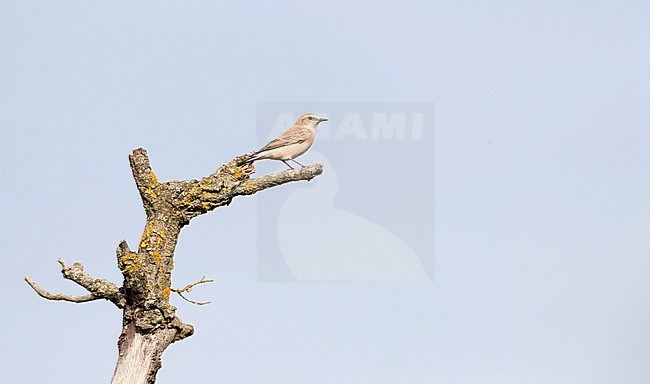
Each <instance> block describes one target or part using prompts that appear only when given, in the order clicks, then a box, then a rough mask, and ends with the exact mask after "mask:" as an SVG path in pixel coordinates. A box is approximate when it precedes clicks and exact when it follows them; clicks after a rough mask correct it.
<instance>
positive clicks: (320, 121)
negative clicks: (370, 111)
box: [318, 117, 329, 123]
mask: <svg viewBox="0 0 650 384" xmlns="http://www.w3.org/2000/svg"><path fill="white" fill-rule="evenodd" d="M323 121H329V119H328V118H327V117H321V118H320V119H318V122H319V123H322V122H323Z"/></svg>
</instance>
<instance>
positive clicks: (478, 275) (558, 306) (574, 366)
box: [0, 1, 650, 384]
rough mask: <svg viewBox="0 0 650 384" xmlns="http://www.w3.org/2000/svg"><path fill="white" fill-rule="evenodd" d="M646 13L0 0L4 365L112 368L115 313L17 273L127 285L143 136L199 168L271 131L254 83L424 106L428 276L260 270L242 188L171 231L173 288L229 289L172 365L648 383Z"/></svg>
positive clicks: (216, 294)
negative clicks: (77, 265)
mask: <svg viewBox="0 0 650 384" xmlns="http://www.w3.org/2000/svg"><path fill="white" fill-rule="evenodd" d="M649 18H650V5H648V3H647V2H642V1H626V2H619V3H616V4H614V3H611V2H586V1H585V2H581V1H562V2H559V1H558V2H543V3H533V2H521V3H516V4H513V3H512V2H498V1H497V2H489V3H487V2H438V1H427V2H411V3H408V4H399V5H395V4H394V3H392V2H376V1H375V2H320V3H314V4H308V3H305V2H298V1H295V2H288V1H287V2H273V3H270V2H269V3H268V4H256V3H253V2H250V3H248V4H245V5H242V4H241V3H240V2H219V3H217V2H206V1H204V2H192V3H188V2H170V1H162V2H135V3H134V2H128V3H115V2H107V1H97V2H82V1H68V2H59V1H51V2H37V1H29V2H18V1H4V2H2V3H1V4H0V57H1V60H0V160H2V161H1V162H0V176H2V180H3V181H4V182H3V184H2V188H1V189H0V198H1V199H2V202H3V215H2V216H1V217H0V236H1V237H2V245H3V246H2V249H3V255H4V258H3V260H4V262H3V268H2V272H0V273H1V275H0V276H1V279H0V284H2V291H3V292H4V293H5V294H4V297H3V298H4V305H5V309H6V311H5V316H3V317H2V320H1V321H2V323H3V324H2V325H3V326H4V327H5V329H6V332H5V338H4V341H3V347H2V348H0V353H1V356H0V357H1V359H2V361H3V362H4V364H5V367H7V368H6V369H3V370H2V371H1V372H0V381H2V382H21V383H40V382H67V383H86V382H97V381H106V380H108V378H109V377H110V376H111V374H112V371H113V368H114V364H115V361H116V357H117V349H116V340H117V336H118V335H119V332H120V320H121V314H120V312H119V311H118V310H117V309H116V308H114V307H113V306H112V305H110V304H108V303H101V302H93V303H87V304H83V305H73V304H67V303H55V302H46V301H44V300H42V299H40V298H38V297H37V296H36V295H35V294H34V293H33V292H32V291H31V290H30V289H29V287H28V286H27V285H26V284H25V283H24V282H23V281H22V278H23V276H24V275H26V274H29V275H30V276H32V278H34V279H35V280H36V281H37V282H38V283H39V284H41V285H42V286H43V287H44V288H46V289H49V290H51V291H59V292H67V293H82V290H81V289H80V288H79V287H76V286H74V284H72V283H70V282H67V281H64V280H63V279H62V278H61V276H60V273H59V272H58V269H59V268H58V264H57V263H56V260H57V258H59V257H61V258H63V259H65V260H66V261H67V262H69V263H72V262H75V261H80V262H82V263H83V264H84V265H85V269H86V271H88V272H89V273H91V274H93V275H94V276H96V277H103V278H107V279H110V280H112V281H114V282H119V281H121V279H120V274H119V271H118V270H117V268H116V262H115V254H114V250H115V247H116V246H117V244H118V242H119V241H120V240H121V239H123V238H125V239H127V240H128V241H129V243H130V244H132V245H135V244H137V242H138V240H139V236H140V234H141V231H142V227H143V223H144V212H143V210H142V207H141V205H140V201H139V196H138V194H137V191H136V189H135V187H134V185H133V181H132V179H131V175H130V170H129V167H128V160H127V155H128V154H129V153H130V151H131V150H132V149H133V148H136V147H140V146H142V147H145V148H147V150H148V152H149V154H150V157H151V161H152V165H153V168H154V170H155V171H156V173H157V175H158V178H159V179H160V180H172V179H187V178H197V177H201V176H204V175H207V174H209V173H210V172H212V171H213V170H214V169H215V168H216V167H217V166H219V165H220V164H222V163H223V162H226V161H228V160H230V159H232V158H233V157H234V156H236V155H239V154H241V153H244V152H247V151H250V150H252V149H254V148H255V147H257V146H258V137H259V132H260V130H262V129H263V130H265V131H266V130H268V127H259V126H258V125H259V121H258V118H257V107H258V104H259V103H265V102H384V103H386V102H387V103H390V102H433V103H434V104H435V119H436V120H435V137H436V144H435V153H434V159H435V183H434V184H433V185H432V186H431V188H433V192H434V193H432V194H430V195H429V194H422V196H421V199H423V201H425V199H431V198H434V199H435V207H436V210H435V217H434V221H435V267H434V269H435V279H434V281H433V282H432V283H426V284H414V283H296V282H291V283H269V282H258V281H257V252H258V249H257V246H256V238H257V237H256V236H257V234H256V222H257V216H256V215H257V212H258V211H257V205H256V204H257V199H258V198H257V197H252V198H251V197H248V198H240V199H237V200H235V201H234V202H233V203H232V204H231V205H230V206H229V207H227V208H221V209H219V210H217V211H215V212H213V213H211V214H209V215H205V216H202V217H200V218H198V219H195V220H194V221H193V222H192V224H191V225H190V226H189V227H187V228H185V229H184V230H183V232H182V234H181V237H180V242H179V245H178V247H177V251H176V265H175V270H174V276H173V279H174V283H175V285H178V286H183V285H185V284H186V283H187V282H190V281H194V280H196V279H198V278H200V277H201V276H203V275H207V276H208V277H210V278H214V279H215V280H216V283H215V284H213V285H211V286H204V287H201V288H197V289H196V290H195V291H194V292H193V295H194V296H193V297H194V298H196V299H198V300H212V302H213V304H211V305H210V306H205V307H196V306H191V305H190V304H188V303H185V302H182V301H180V300H178V298H174V299H173V300H174V303H175V305H176V306H177V307H178V315H179V316H180V317H181V318H182V319H183V320H184V321H186V322H189V323H191V324H193V325H194V326H195V327H196V334H195V336H193V337H192V338H190V339H187V340H184V341H183V342H181V343H178V344H175V345H172V346H171V347H170V348H169V349H168V350H167V352H166V353H165V355H164V360H163V369H162V370H161V371H160V373H159V375H158V378H159V381H158V382H160V383H173V382H228V383H247V382H258V383H332V382H337V383H364V382H383V383H431V382H437V383H521V382H527V383H597V384H598V383H620V382H625V383H646V382H647V380H648V377H649V376H650V371H649V370H648V368H647V361H648V360H649V358H650V324H649V320H648V319H649V318H650V298H649V296H648V292H650V289H649V288H650V220H649V219H648V218H649V217H650V194H649V193H648V191H649V190H650V150H649V148H650V115H649V114H648V105H650V93H649V92H648V89H650V74H649V71H648V69H647V68H648V63H649V62H650V33H649V32H650V31H649V29H650V27H648V23H647V20H648V19H649ZM315 112H321V113H324V114H326V113H327V111H315ZM272 123H273V122H269V124H272ZM304 160H305V162H309V157H308V154H306V155H305V157H304ZM280 165H281V164H280ZM265 166H266V165H265ZM268 167H270V168H271V169H273V167H276V166H275V165H273V164H271V165H268ZM277 169H281V167H280V166H279V165H278V166H277ZM370 175H372V176H373V177H377V178H380V177H384V176H385V175H384V174H383V173H382V171H381V170H380V169H377V170H372V171H371V172H370ZM427 176H430V178H433V175H427ZM325 177H327V172H325V173H324V175H323V176H322V178H325ZM318 182H319V180H314V183H318ZM316 185H318V184H316ZM280 192H281V191H280ZM273 193H278V192H276V191H274V192H273ZM433 196H435V197H433ZM268 200H269V199H266V200H265V201H268ZM378 209H381V208H380V207H378ZM247 226H250V229H249V230H241V228H247ZM73 370H74V371H75V372H76V373H75V374H73V375H72V376H71V373H70V372H71V371H73Z"/></svg>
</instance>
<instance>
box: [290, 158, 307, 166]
mask: <svg viewBox="0 0 650 384" xmlns="http://www.w3.org/2000/svg"><path fill="white" fill-rule="evenodd" d="M291 161H293V162H294V163H296V164H298V165H299V166H301V167H302V168H305V166H304V165H302V164H300V163H299V162H297V161H296V160H294V159H291Z"/></svg>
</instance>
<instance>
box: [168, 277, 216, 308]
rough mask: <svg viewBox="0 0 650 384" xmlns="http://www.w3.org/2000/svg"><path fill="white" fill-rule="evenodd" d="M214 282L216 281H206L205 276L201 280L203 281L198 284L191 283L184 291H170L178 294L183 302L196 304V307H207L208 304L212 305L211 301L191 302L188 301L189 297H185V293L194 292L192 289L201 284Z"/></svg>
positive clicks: (176, 289) (177, 289) (172, 289)
mask: <svg viewBox="0 0 650 384" xmlns="http://www.w3.org/2000/svg"><path fill="white" fill-rule="evenodd" d="M213 282H214V280H212V279H206V278H205V276H203V277H202V278H201V280H199V281H197V282H194V283H191V284H187V285H186V286H185V287H184V288H183V289H179V288H170V290H171V291H172V292H176V293H178V296H180V297H181V298H182V299H183V300H185V301H187V302H188V303H192V304H196V305H206V304H210V303H211V301H194V300H191V299H188V298H187V297H185V295H183V292H187V293H190V292H192V288H194V287H195V286H197V285H199V284H205V283H213Z"/></svg>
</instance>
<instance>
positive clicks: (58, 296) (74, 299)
mask: <svg viewBox="0 0 650 384" xmlns="http://www.w3.org/2000/svg"><path fill="white" fill-rule="evenodd" d="M25 281H26V282H27V284H29V286H30V287H32V289H33V290H34V291H35V292H36V293H37V294H38V295H39V296H40V297H42V298H44V299H48V300H55V301H69V302H71V303H85V302H87V301H93V300H98V299H101V297H97V296H95V295H93V294H92V293H89V294H87V295H83V296H72V295H64V294H62V293H51V292H48V291H46V290H44V289H43V288H41V287H39V286H38V285H37V284H36V283H35V282H34V280H32V279H31V278H30V277H29V276H25Z"/></svg>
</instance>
